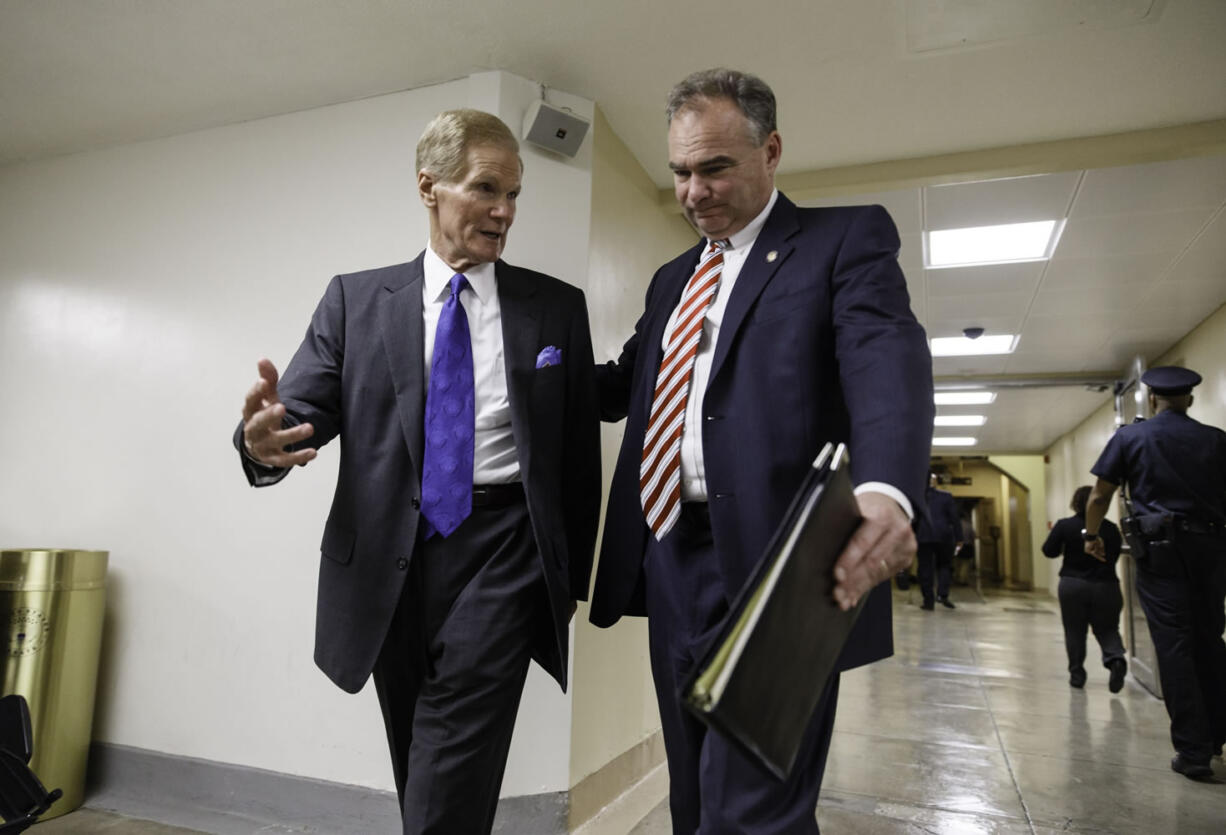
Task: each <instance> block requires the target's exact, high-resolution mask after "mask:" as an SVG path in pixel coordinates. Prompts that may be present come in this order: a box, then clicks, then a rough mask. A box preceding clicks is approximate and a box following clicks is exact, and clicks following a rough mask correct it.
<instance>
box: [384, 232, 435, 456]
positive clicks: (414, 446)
mask: <svg viewBox="0 0 1226 835" xmlns="http://www.w3.org/2000/svg"><path fill="white" fill-rule="evenodd" d="M424 255H425V253H424V252H423V253H422V254H421V255H418V256H417V258H416V259H414V260H413V261H410V262H409V263H408V264H405V265H404V268H403V269H402V270H400V271H398V272H397V273H396V274H395V276H393V277H392V278H391V279H390V280H388V281H387V282H386V283H385V285H384V295H383V298H382V299H380V302H379V331H380V333H381V335H382V337H383V349H384V351H385V352H386V353H387V363H388V366H389V367H390V368H391V373H392V385H393V387H394V388H395V390H396V410H397V411H398V412H399V414H400V427H401V430H402V431H403V432H404V441H405V444H406V445H407V446H408V448H409V456H410V458H411V459H412V461H413V466H414V467H415V468H416V470H417V476H418V478H419V479H420V477H421V466H422V445H423V444H424V443H425V441H424V435H423V433H422V420H423V417H422V415H423V412H424V411H425V402H426V386H425V371H424V362H423V359H422V355H423V353H424V350H425V337H424V335H423V333H422V322H421V316H422V307H421V293H422V282H423V281H424V280H425V273H424V271H423V270H422V260H423V256H424Z"/></svg>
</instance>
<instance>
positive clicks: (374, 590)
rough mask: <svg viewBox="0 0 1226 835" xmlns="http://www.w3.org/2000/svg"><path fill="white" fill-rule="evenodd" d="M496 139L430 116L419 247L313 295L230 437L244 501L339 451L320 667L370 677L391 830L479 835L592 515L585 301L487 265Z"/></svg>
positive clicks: (512, 172) (495, 233) (552, 662)
mask: <svg viewBox="0 0 1226 835" xmlns="http://www.w3.org/2000/svg"><path fill="white" fill-rule="evenodd" d="M518 151H519V146H518V143H517V142H516V141H515V137H514V136H513V135H512V134H511V132H510V130H509V129H508V128H507V126H506V125H504V124H503V123H502V122H501V121H499V119H498V118H497V117H495V116H491V115H490V114H488V113H482V112H480V111H476V110H452V111H447V112H444V113H441V114H439V115H438V116H437V117H435V119H434V120H433V121H432V122H431V123H430V124H429V125H428V126H427V127H426V129H425V132H424V133H423V134H422V137H421V140H420V142H419V143H418V146H417V190H418V196H419V197H420V199H421V201H422V203H423V204H424V205H425V207H426V211H427V213H428V214H429V218H430V233H429V243H428V245H427V247H426V249H425V250H424V251H423V252H422V253H421V254H420V255H418V256H417V258H416V259H414V260H413V261H410V262H409V263H406V264H398V265H396V266H392V267H383V268H381V269H375V270H368V271H366V272H359V273H352V274H349V275H340V276H337V277H336V278H334V279H333V280H332V283H331V284H330V285H329V286H328V289H327V291H326V292H325V294H324V297H323V300H322V301H321V302H320V303H319V306H318V308H317V309H316V311H315V315H314V317H313V318H312V320H311V324H310V327H308V329H307V333H306V338H305V339H304V340H303V341H302V344H301V346H300V347H299V348H298V352H297V353H296V354H295V355H294V358H293V360H291V362H290V364H289V367H288V368H287V369H286V372H285V375H284V377H281V378H280V379H278V375H277V370H276V368H275V367H274V366H273V364H272V363H271V362H270V361H268V360H267V359H264V360H260V362H259V364H258V370H259V379H258V380H257V381H256V383H255V385H254V386H252V388H251V390H250V391H249V392H248V394H247V398H246V401H245V403H244V404H243V422H242V424H241V425H240V426H239V427H238V429H237V430H236V431H235V434H234V443H235V446H236V447H237V448H238V451H239V454H240V456H241V457H242V465H243V469H244V471H245V472H246V474H247V478H248V480H249V481H250V483H251V484H252V485H254V486H257V487H261V486H265V485H269V484H274V483H276V482H278V481H280V480H281V479H282V478H284V477H285V476H286V474H288V472H289V470H290V468H291V467H293V466H295V465H299V466H305V465H306V464H307V463H308V462H310V461H312V460H313V459H314V458H315V457H316V455H317V454H318V450H319V448H320V447H322V446H323V445H324V444H326V443H327V442H328V441H330V440H332V439H333V438H336V437H339V438H340V439H341V444H342V447H343V450H342V455H341V457H340V472H339V474H338V477H337V484H336V492H335V496H334V498H333V501H332V509H331V512H330V513H329V515H328V520H327V523H326V524H325V526H324V533H323V543H322V545H321V551H322V559H321V560H320V568H319V600H318V608H317V611H316V632H315V661H316V663H317V664H318V665H319V666H320V668H321V669H323V671H324V672H325V673H326V674H327V675H328V677H329V678H331V679H332V680H333V681H334V682H335V683H336V684H337V685H338V686H340V687H341V688H343V689H344V690H347V691H349V692H351V693H354V692H357V691H358V690H360V689H361V688H362V687H363V686H364V685H365V683H366V680H367V678H369V677H371V676H372V675H373V677H374V681H375V688H376V691H377V692H378V696H379V704H380V706H381V708H382V711H383V719H384V724H385V726H386V728H387V736H388V743H389V745H390V748H391V754H392V766H393V770H394V773H395V781H396V789H397V792H398V794H399V797H400V802H401V810H402V813H403V819H404V831H405V832H406V833H410V832H414V833H417V832H440V833H458V832H474V833H479V832H489V831H490V830H491V828H492V827H493V821H494V811H495V807H496V806H497V803H498V793H499V788H500V786H501V784H502V775H503V771H504V769H505V767H506V760H507V751H508V748H509V746H510V743H511V731H512V727H513V726H514V723H515V715H516V711H517V709H518V706H519V700H520V695H521V693H522V690H523V685H524V679H525V676H526V675H527V671H528V662H529V659H530V658H535V659H536V660H537V661H538V663H540V664H541V666H542V667H544V668H545V670H546V671H547V672H549V673H550V675H552V676H553V677H554V678H555V679H557V681H558V683H559V684H560V685H561V686H562V687H563V689H565V687H566V661H567V657H568V647H567V642H568V633H569V628H568V624H569V621H570V618H571V616H572V615H573V613H574V608H575V601H576V600H581V599H586V595H587V586H588V579H589V576H590V572H591V560H592V550H593V547H594V544H595V538H596V524H597V519H598V518H599V504H600V450H599V423H598V421H597V418H596V405H595V396H594V383H593V374H592V346H591V336H590V334H589V331H588V321H587V312H586V307H585V303H584V298H583V293H582V292H581V291H579V290H577V289H576V288H574V287H571V286H569V285H567V284H564V283H563V282H561V281H559V280H558V279H555V278H551V277H549V276H547V275H542V274H540V273H536V272H532V271H530V270H526V269H522V268H519V267H513V266H511V265H509V264H507V263H506V262H504V261H502V260H501V258H500V256H501V255H502V251H503V248H504V247H505V245H506V241H507V232H508V231H509V230H510V228H511V223H512V222H513V221H514V219H515V208H516V201H517V198H518V196H519V191H520V176H521V174H522V171H523V165H522V162H521V160H520V158H519V154H518Z"/></svg>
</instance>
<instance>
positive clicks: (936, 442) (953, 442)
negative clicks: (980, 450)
mask: <svg viewBox="0 0 1226 835" xmlns="http://www.w3.org/2000/svg"><path fill="white" fill-rule="evenodd" d="M975 443H976V441H975V439H974V438H933V439H932V445H933V446H974V445H975Z"/></svg>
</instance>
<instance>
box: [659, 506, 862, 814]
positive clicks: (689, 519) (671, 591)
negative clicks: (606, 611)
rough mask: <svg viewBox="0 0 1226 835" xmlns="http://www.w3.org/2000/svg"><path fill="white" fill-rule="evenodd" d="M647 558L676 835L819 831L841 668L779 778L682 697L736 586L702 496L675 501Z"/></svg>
mask: <svg viewBox="0 0 1226 835" xmlns="http://www.w3.org/2000/svg"><path fill="white" fill-rule="evenodd" d="M649 543H650V544H649V545H648V547H647V554H646V556H645V558H644V568H645V570H646V575H647V582H646V591H647V619H648V635H649V643H650V648H651V671H652V677H653V678H654V680H655V687H656V700H657V701H658V703H659V706H660V719H661V724H662V725H663V731H664V748H665V752H666V754H667V756H668V775H669V810H670V812H671V813H672V822H673V832H674V833H675V835H682V833H684V835H693V833H701V834H702V835H751V833H753V834H757V833H760V834H761V835H766V834H767V833H772V835H777V833H788V834H789V835H810V833H816V832H818V828H817V819H816V813H817V798H818V793H819V792H820V791H821V785H822V773H823V772H824V771H825V769H826V755H827V753H828V752H829V749H830V737H831V734H832V732H833V730H834V712H835V706H836V704H837V702H838V676H835V677H834V678H833V680H832V682H831V685H830V687H829V688H828V690H827V692H826V693H825V694H823V696H822V699H821V701H820V702H819V704H818V707H817V710H816V711H815V713H814V717H813V720H812V722H811V723H810V725H809V728H808V729H807V730H806V731H805V739H804V742H803V743H802V745H801V749H800V753H799V755H798V757H797V762H796V766H795V768H794V769H793V772H792V775H791V777H790V778H789V779H788V780H787V781H786V782H781V781H780V780H779V779H778V778H776V777H775V776H773V775H772V774H771V773H770V772H768V771H766V770H765V769H764V768H762V767H761V766H759V765H758V764H757V763H755V762H754V761H752V760H750V759H749V758H748V757H746V756H745V755H744V754H742V753H741V751H740V749H739V748H737V747H735V746H734V745H733V744H732V743H730V742H728V741H727V740H725V739H724V737H722V736H721V735H720V734H719V733H718V732H716V731H713V730H709V729H708V728H707V726H706V725H704V724H703V723H702V722H700V721H698V720H697V719H695V718H694V717H693V716H692V715H691V714H690V713H688V712H687V711H686V709H685V708H684V706H683V705H682V696H681V689H682V687H683V686H684V685H685V683H686V681H687V679H688V676H689V674H690V672H691V671H692V669H693V667H694V664H695V663H696V661H697V660H698V659H699V658H700V657H701V656H702V654H703V651H704V650H705V649H706V647H707V645H708V643H709V642H710V641H711V639H712V637H713V636H714V633H715V630H716V628H717V627H718V626H719V623H720V620H721V618H723V616H724V615H725V614H726V613H727V611H728V603H729V601H730V598H731V597H732V596H735V594H736V591H737V590H736V589H729V588H727V587H726V585H725V583H724V579H723V576H722V574H721V571H720V568H719V561H718V559H717V558H716V555H715V547H714V542H713V540H712V537H711V520H710V517H709V516H708V515H707V506H706V505H705V504H699V503H685V504H683V505H682V511H681V518H680V520H679V521H678V522H677V524H676V526H675V527H674V528H673V529H672V530H671V531H670V532H669V533H668V534H667V535H666V536H665V537H664V540H663V541H662V542H657V541H656V540H655V538H654V537H650V536H649Z"/></svg>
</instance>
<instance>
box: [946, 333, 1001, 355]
mask: <svg viewBox="0 0 1226 835" xmlns="http://www.w3.org/2000/svg"><path fill="white" fill-rule="evenodd" d="M928 344H929V346H930V348H931V350H932V355H933V356H934V357H973V356H982V355H986V354H1012V353H1013V349H1014V348H1016V347H1017V336H1016V335H1015V334H1011V333H1000V334H995V335H993V336H979V337H976V338H974V339H968V338H967V337H965V336H935V337H933V338H932V339H930V340H928Z"/></svg>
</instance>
